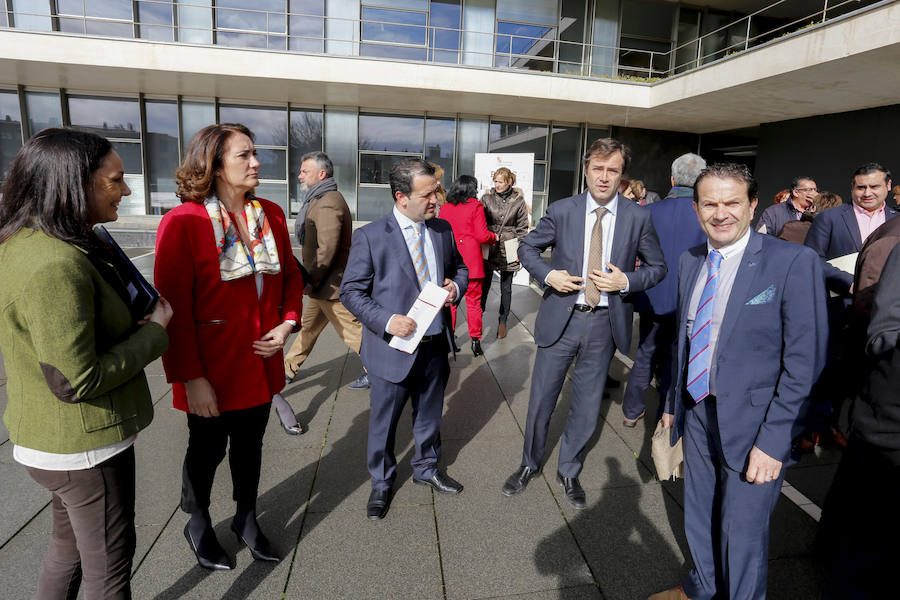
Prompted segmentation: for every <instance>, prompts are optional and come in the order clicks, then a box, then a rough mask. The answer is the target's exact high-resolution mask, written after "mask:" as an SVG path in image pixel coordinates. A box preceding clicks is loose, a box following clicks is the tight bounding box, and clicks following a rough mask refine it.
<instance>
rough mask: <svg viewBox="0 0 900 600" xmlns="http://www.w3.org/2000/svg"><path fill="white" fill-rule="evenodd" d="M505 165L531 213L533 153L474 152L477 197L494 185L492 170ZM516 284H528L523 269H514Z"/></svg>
mask: <svg viewBox="0 0 900 600" xmlns="http://www.w3.org/2000/svg"><path fill="white" fill-rule="evenodd" d="M500 167H506V168H507V169H509V170H510V171H512V172H513V173H514V174H515V176H516V183H515V186H514V187H517V188H519V189H520V190H522V195H524V196H525V204H526V205H527V206H528V213H529V215H530V214H531V206H532V204H531V199H532V194H533V192H534V153H532V152H527V153H509V152H498V153H487V152H479V153H476V154H475V179H477V180H478V197H479V198H481V196H482V195H483V194H484V193H485V192H486V191H488V190H489V189H491V188H492V187H494V172H495V171H496V170H497V169H499V168H500ZM513 283H514V284H516V285H528V272H527V271H526V270H525V269H520V270H518V271H516V274H515V275H514V276H513Z"/></svg>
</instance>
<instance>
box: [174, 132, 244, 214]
mask: <svg viewBox="0 0 900 600" xmlns="http://www.w3.org/2000/svg"><path fill="white" fill-rule="evenodd" d="M235 133H243V134H244V135H246V136H247V137H248V138H250V141H253V140H255V139H256V136H254V135H253V132H252V131H250V129H249V128H248V127H247V126H246V125H241V124H240V123H220V124H218V125H207V126H206V127H204V128H203V129H201V130H200V131H198V132H197V133H195V134H194V137H193V138H191V143H190V144H188V148H187V150H186V151H185V153H184V160H183V161H181V165H179V166H178V168H177V169H176V170H175V183H176V184H178V191H177V192H175V195H176V196H178V197H179V198H181V201H182V202H196V203H198V204H199V203H202V202H203V201H204V200H206V199H207V198H209V196H210V194H212V193H214V191H215V173H216V171H218V170H219V169H221V168H222V160H223V158H224V156H225V144H226V143H227V142H228V138H230V137H231V136H232V135H234V134H235Z"/></svg>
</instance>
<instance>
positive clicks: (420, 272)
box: [406, 223, 429, 289]
mask: <svg viewBox="0 0 900 600" xmlns="http://www.w3.org/2000/svg"><path fill="white" fill-rule="evenodd" d="M413 227H415V230H416V235H415V237H412V238H409V239H407V240H406V243H407V245H408V246H409V253H410V256H412V261H413V267H414V268H415V270H416V277H418V279H419V289H422V288H423V287H424V286H425V282H426V281H428V279H429V274H428V261H426V260H425V223H414V224H413Z"/></svg>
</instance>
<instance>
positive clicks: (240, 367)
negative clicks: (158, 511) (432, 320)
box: [155, 124, 303, 569]
mask: <svg viewBox="0 0 900 600" xmlns="http://www.w3.org/2000/svg"><path fill="white" fill-rule="evenodd" d="M176 181H177V183H178V195H179V196H180V198H181V202H182V204H181V206H178V207H177V208H175V209H173V210H171V211H169V212H168V213H166V215H165V216H164V217H163V219H162V222H161V223H160V225H159V231H158V234H157V240H156V265H155V275H156V287H157V288H158V289H159V290H160V292H161V293H163V294H165V296H166V297H167V298H168V299H170V302H171V304H172V308H173V309H174V311H175V315H174V316H173V317H172V321H171V323H170V331H171V333H170V335H169V339H170V342H169V349H168V351H167V352H166V353H165V354H163V367H164V368H165V370H166V378H167V379H168V381H169V382H171V384H172V391H173V396H174V404H175V408H177V409H179V410H183V411H185V412H186V413H187V426H188V447H187V452H186V454H185V458H184V469H183V471H182V476H181V509H182V510H183V511H185V512H186V513H189V514H190V520H189V522H188V524H187V525H186V526H185V528H184V535H185V537H186V538H187V541H188V544H189V545H190V548H191V550H193V552H194V554H195V555H196V557H197V562H199V563H200V566H202V567H205V568H207V569H232V568H234V561H233V559H232V558H231V557H230V556H228V555H227V554H226V553H225V550H224V549H223V548H222V546H221V545H220V544H219V541H218V540H217V539H216V534H215V532H214V531H213V526H212V520H211V518H210V514H209V505H210V493H211V490H212V484H213V477H214V476H215V473H216V467H218V465H219V463H220V462H222V459H223V458H224V457H225V449H226V447H228V452H229V457H228V464H229V467H230V471H231V481H232V484H233V498H234V500H235V502H236V504H237V507H236V510H235V514H234V519H233V520H232V521H231V529H232V530H233V531H234V532H235V533H236V534H237V536H238V537H239V538H240V539H241V540H242V541H243V542H244V543H245V544H246V545H247V546H248V548H249V549H250V553H251V554H252V555H253V558H254V559H256V560H264V561H277V560H279V558H278V555H277V554H276V553H275V551H274V550H273V549H272V547H271V545H270V544H269V541H268V539H267V538H266V536H265V535H263V532H262V531H261V530H260V528H259V524H258V523H257V520H256V496H257V491H258V488H259V475H260V467H261V461H262V440H263V434H264V433H265V430H266V422H267V421H268V419H269V410H270V406H271V404H270V401H271V398H272V395H273V394H275V393H277V392H279V391H281V389H282V388H283V387H284V364H283V359H282V347H283V346H284V342H285V340H286V339H287V337H288V335H289V334H290V333H291V330H292V329H293V328H294V327H295V326H296V324H297V322H298V321H299V320H300V309H301V302H302V293H303V278H302V276H301V275H300V269H299V268H298V267H297V263H296V262H295V261H294V257H293V255H292V254H291V244H290V238H289V237H288V230H287V224H286V222H285V219H284V213H283V212H282V211H281V209H280V208H279V207H278V205H277V204H275V203H274V202H269V201H268V200H263V199H262V198H257V197H256V196H254V195H253V189H254V188H255V187H256V186H258V185H259V161H258V160H257V158H256V149H255V148H254V145H253V134H252V133H251V132H250V130H249V129H247V128H246V127H245V126H243V125H238V124H221V125H209V126H207V127H204V128H203V129H201V130H200V131H199V132H197V134H196V135H195V136H194V138H193V139H192V140H191V143H190V146H189V147H188V149H187V152H186V153H185V159H184V162H183V163H182V164H181V166H180V167H179V168H178V171H177V172H176Z"/></svg>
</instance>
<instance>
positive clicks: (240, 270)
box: [203, 196, 281, 281]
mask: <svg viewBox="0 0 900 600" xmlns="http://www.w3.org/2000/svg"><path fill="white" fill-rule="evenodd" d="M203 204H204V206H206V212H207V213H208V214H209V219H210V221H211V222H212V226H213V233H214V234H215V236H216V250H217V251H218V253H219V273H221V275H222V281H231V280H233V279H240V278H241V277H247V276H248V275H253V274H254V273H268V274H269V275H275V274H277V273H280V272H281V264H280V263H279V262H278V247H277V246H276V245H275V237H274V236H273V235H272V229H271V227H269V221H268V220H267V219H266V214H265V213H264V212H263V209H262V205H261V204H260V203H259V200H257V199H256V198H254V197H252V196H251V197H250V198H249V199H247V200H245V201H244V215H245V216H246V218H247V230H248V231H249V232H250V251H249V252H247V248H246V246H244V243H243V242H242V241H241V236H239V235H238V232H237V226H236V225H235V224H234V223H233V222H232V220H231V217H230V216H229V214H228V211H227V210H224V208H223V206H222V203H221V202H219V199H218V198H216V197H215V196H210V197H209V198H207V199H206V200H205V201H204V203H203ZM238 218H239V217H238Z"/></svg>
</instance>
